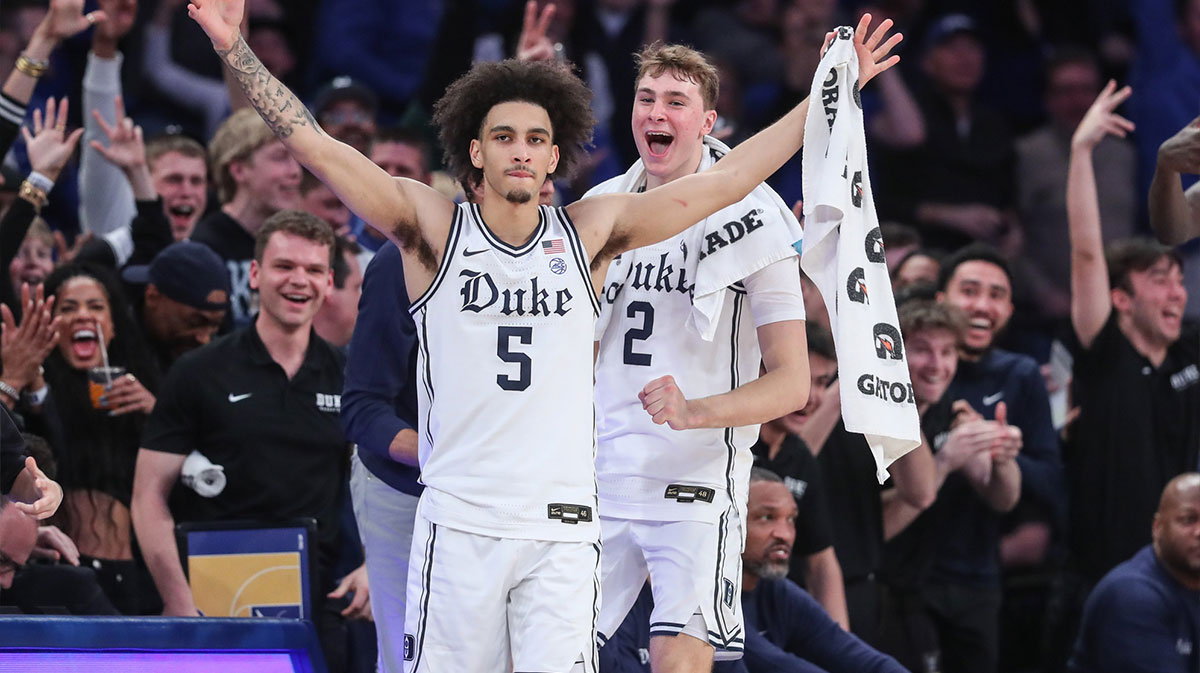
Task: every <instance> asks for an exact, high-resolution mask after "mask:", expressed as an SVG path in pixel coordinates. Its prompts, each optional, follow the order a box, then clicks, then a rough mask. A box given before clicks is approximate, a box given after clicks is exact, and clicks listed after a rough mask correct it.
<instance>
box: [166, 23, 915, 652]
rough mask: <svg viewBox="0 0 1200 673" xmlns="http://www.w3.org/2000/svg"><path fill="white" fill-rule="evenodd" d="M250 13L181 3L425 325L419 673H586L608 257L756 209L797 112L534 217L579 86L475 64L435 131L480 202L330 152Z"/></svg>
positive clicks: (796, 143) (873, 70)
mask: <svg viewBox="0 0 1200 673" xmlns="http://www.w3.org/2000/svg"><path fill="white" fill-rule="evenodd" d="M244 2H245V0H193V2H192V3H191V4H190V5H189V6H188V12H189V14H190V15H191V16H192V18H193V19H195V20H196V21H197V22H198V23H199V24H200V25H201V26H202V27H203V29H204V30H205V32H206V33H207V34H208V36H209V38H210V39H211V40H212V42H213V46H214V48H215V49H216V50H217V53H218V54H219V55H220V56H221V58H222V59H223V60H224V61H225V63H226V65H227V66H228V67H229V68H230V70H231V72H232V74H233V76H234V77H235V79H236V80H237V81H238V82H239V83H240V84H241V86H242V88H243V90H244V92H245V93H246V97H247V99H248V100H249V101H250V103H251V104H252V105H253V106H254V108H255V109H256V110H258V112H259V114H261V115H262V117H263V118H264V119H265V120H266V121H267V123H268V124H269V125H270V126H271V128H272V129H273V130H274V131H275V134H276V135H277V136H278V137H279V138H280V139H281V140H283V142H284V143H285V144H286V145H287V147H288V148H289V150H291V152H292V153H293V154H294V155H295V156H296V158H297V159H298V160H299V161H300V163H301V164H303V165H304V166H305V167H306V168H308V169H309V170H310V171H311V172H312V173H313V174H315V175H316V176H318V177H319V178H321V180H322V181H323V182H325V183H326V184H327V185H329V187H330V188H331V189H333V191H334V192H335V193H336V194H337V195H338V197H339V198H340V199H341V200H342V201H343V202H344V203H345V204H346V205H347V206H349V207H350V209H351V210H353V211H354V212H356V213H358V214H359V215H360V216H361V217H362V218H363V220H364V221H366V222H367V223H368V224H370V225H371V226H372V227H374V228H375V229H377V230H378V231H380V232H381V233H384V234H386V235H387V236H388V237H389V238H391V239H392V240H393V241H395V243H396V244H397V245H398V246H399V247H400V250H401V254H402V255H403V261H404V267H405V284H406V285H407V289H408V292H409V296H410V297H412V298H413V302H412V308H411V311H412V312H413V316H414V319H415V321H416V325H417V331H418V337H419V340H420V343H419V346H418V351H419V352H418V363H417V365H418V376H419V378H420V383H419V384H418V385H419V389H420V390H421V392H420V399H419V419H420V426H421V427H420V429H419V434H420V439H419V450H418V454H419V460H420V464H421V474H422V481H424V483H425V485H426V488H425V491H424V493H423V495H422V496H421V500H420V502H419V504H418V511H417V521H416V525H415V529H414V535H413V548H412V555H411V557H410V561H409V563H410V573H409V600H408V606H409V607H408V610H407V614H406V624H407V626H406V629H405V630H406V632H407V633H406V634H405V645H406V648H405V650H406V652H405V656H406V659H407V660H408V662H407V669H408V670H409V671H414V672H415V671H469V672H470V671H494V670H497V669H498V668H500V669H503V668H506V667H507V665H508V664H509V663H511V665H512V670H514V671H555V672H564V671H568V670H580V671H591V670H594V667H595V660H596V654H595V639H594V633H595V620H596V613H597V610H598V607H599V605H598V602H599V577H598V569H599V552H600V548H599V544H598V541H599V524H598V521H597V520H596V519H597V517H596V514H595V502H596V490H595V468H594V465H593V458H594V446H595V444H594V437H595V429H594V421H593V412H592V394H591V385H592V348H591V341H592V335H593V329H594V324H595V314H596V313H597V312H598V310H599V303H598V301H597V295H596V288H597V286H598V284H599V282H600V281H601V280H602V279H603V277H604V273H605V271H606V268H607V265H608V262H609V260H611V259H612V257H613V256H615V255H617V254H619V253H621V252H623V251H625V250H629V249H633V248H636V247H640V246H643V245H647V244H650V243H653V242H656V241H660V240H663V239H666V238H669V237H670V236H672V235H674V234H676V233H678V232H680V231H682V230H683V229H685V228H686V227H687V226H688V225H689V224H691V223H693V222H695V221H697V220H699V219H700V218H702V217H704V216H705V215H707V214H708V213H711V212H714V211H716V210H717V209H719V208H722V207H724V206H726V205H729V204H731V203H733V202H735V201H737V200H739V199H740V198H742V197H743V196H745V194H747V193H748V192H749V191H750V190H751V189H753V188H754V187H755V186H756V185H757V184H758V183H759V182H761V181H762V180H763V179H764V178H765V177H766V176H767V175H769V174H770V173H771V172H772V171H774V170H776V169H777V168H778V167H779V166H780V165H782V164H783V162H784V161H785V160H787V158H788V157H790V156H791V155H792V154H793V153H794V152H796V150H797V149H799V147H800V144H801V143H802V141H803V131H804V118H805V114H806V112H807V107H808V106H807V103H803V104H801V105H800V106H798V107H797V108H796V110H794V111H793V112H791V113H789V115H788V116H787V117H785V118H784V119H783V120H782V121H781V122H779V123H777V124H776V125H774V126H773V127H772V128H771V129H769V130H768V131H766V132H764V133H762V134H760V135H759V136H757V137H755V138H751V139H750V140H748V141H746V142H745V143H744V144H743V146H742V147H740V148H739V149H738V150H736V151H734V152H731V153H730V154H729V155H728V156H726V157H725V159H723V160H722V162H721V165H720V166H719V167H717V168H716V169H714V170H711V171H706V172H705V173H701V174H698V175H696V176H692V177H688V178H686V179H681V180H678V181H676V182H674V183H672V184H671V185H669V186H666V187H664V188H660V189H655V190H652V191H649V192H646V193H644V194H613V195H606V196H604V197H597V198H593V199H587V200H584V201H579V202H577V203H574V204H572V205H570V206H568V207H566V208H550V207H541V206H539V205H538V203H537V200H536V198H535V197H536V194H537V191H538V188H539V187H540V186H541V184H542V182H543V180H544V179H545V177H546V176H547V175H548V174H550V173H565V174H569V173H570V171H571V170H572V169H573V168H575V167H576V165H577V164H578V163H579V162H580V161H581V160H582V159H583V158H584V148H583V146H584V143H586V142H587V141H588V139H589V137H590V135H591V129H592V125H593V119H592V116H591V112H590V109H589V107H588V99H589V93H588V91H587V88H586V87H585V86H584V84H583V83H582V82H580V81H579V80H578V78H576V77H574V76H573V75H571V74H570V73H569V72H567V71H565V70H562V69H559V68H556V67H554V66H549V65H541V64H520V63H517V62H513V61H506V62H501V63H490V64H476V65H475V66H474V67H473V68H472V69H471V71H470V72H468V73H467V74H465V75H464V76H462V77H461V78H460V79H459V80H458V81H456V82H455V83H454V84H452V85H451V86H450V87H449V89H447V91H446V94H445V95H444V96H443V98H442V99H441V100H440V101H439V102H438V104H437V106H436V107H435V114H434V121H435V123H436V124H437V125H438V127H439V132H440V136H441V141H442V145H443V147H444V148H445V149H446V158H447V163H448V165H449V168H450V170H451V172H452V173H453V174H454V176H455V177H456V178H458V179H460V180H461V179H469V178H470V177H471V176H482V179H483V182H484V199H483V203H482V204H480V205H474V204H462V205H455V204H454V203H452V202H451V201H450V200H449V199H446V198H445V197H444V196H442V195H441V194H439V193H438V192H436V191H435V190H433V189H432V188H430V187H428V186H426V185H423V184H421V183H417V182H415V181H412V180H407V179H403V178H392V177H391V176H389V175H387V174H386V173H385V172H384V171H383V170H382V169H380V168H378V167H377V166H375V165H374V164H373V163H371V162H370V161H369V160H368V159H367V158H366V157H364V156H362V155H361V154H359V153H358V152H357V151H355V150H354V149H352V148H350V147H349V146H347V145H345V144H343V143H341V142H338V141H337V140H335V139H333V138H331V137H329V136H328V135H326V134H325V133H324V132H323V131H322V130H321V129H320V127H318V126H317V125H316V123H315V122H314V120H313V118H312V115H311V114H310V113H309V112H308V110H306V109H305V108H304V106H303V105H302V104H301V103H300V101H299V100H298V99H297V98H296V97H295V95H294V94H292V93H291V92H290V91H288V90H287V88H285V87H284V86H283V85H282V84H281V83H280V82H279V81H278V80H277V79H275V78H274V77H273V76H271V75H270V73H269V72H267V70H266V69H265V67H264V66H263V65H262V62H261V61H259V60H258V58H257V57H256V56H255V55H254V53H253V52H252V51H251V50H250V49H249V47H248V46H247V45H246V42H245V40H244V39H243V38H242V36H241V35H240V34H239V32H238V26H239V24H240V21H241V18H242V14H243V12H244ZM867 25H868V24H866V23H860V25H859V30H858V31H857V32H856V34H855V36H854V40H855V45H856V47H857V49H858V50H859V53H860V58H861V59H862V61H863V63H864V64H865V65H864V67H863V69H862V71H863V73H864V74H863V76H862V79H863V80H864V81H865V80H867V79H870V78H871V77H872V76H874V75H875V74H877V73H879V72H881V71H883V70H886V69H887V68H890V67H891V66H892V65H894V64H895V63H896V62H897V61H898V60H899V59H898V57H896V56H890V57H889V56H888V54H889V52H890V51H891V49H892V48H893V47H894V46H895V45H896V44H898V43H899V41H900V36H899V35H893V36H891V37H890V38H888V39H887V40H886V41H885V40H884V39H883V38H884V36H885V35H886V33H887V29H888V27H890V22H884V25H883V27H882V28H880V29H879V30H876V31H875V32H874V33H873V34H871V35H870V37H868V36H867V34H866V33H867Z"/></svg>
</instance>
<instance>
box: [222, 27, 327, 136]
mask: <svg viewBox="0 0 1200 673" xmlns="http://www.w3.org/2000/svg"><path fill="white" fill-rule="evenodd" d="M217 55H219V56H220V57H221V60H223V61H224V62H225V65H226V66H228V67H229V69H230V71H232V72H233V76H234V79H236V80H237V81H238V84H240V85H241V86H242V91H244V92H245V93H246V99H247V100H249V101H250V104H251V105H253V106H254V109H255V110H258V114H259V115H261V116H262V118H263V120H264V121H266V122H267V126H269V127H270V128H271V131H272V132H273V133H274V134H275V135H276V136H278V137H279V138H287V137H288V136H290V135H292V132H293V131H294V130H295V128H296V127H297V126H311V127H312V128H313V130H315V131H316V132H317V133H322V134H323V133H324V131H322V130H321V127H320V126H318V125H317V120H315V119H313V116H312V113H311V112H309V111H308V108H306V107H304V104H303V103H301V102H300V100H299V99H298V98H296V94H294V93H292V92H291V91H289V90H288V88H287V87H286V86H284V85H283V83H281V82H280V81H279V80H278V79H275V77H274V76H273V75H272V74H271V73H270V72H268V71H267V67H266V66H264V65H263V63H262V61H260V60H258V57H257V56H255V55H254V52H253V51H251V50H250V45H248V44H246V39H245V38H243V37H241V36H238V40H237V42H235V43H234V44H233V47H231V48H229V49H227V50H225V49H219V50H217Z"/></svg>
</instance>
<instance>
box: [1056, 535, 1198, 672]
mask: <svg viewBox="0 0 1200 673" xmlns="http://www.w3.org/2000/svg"><path fill="white" fill-rule="evenodd" d="M1198 648H1200V591H1191V590H1189V589H1186V588H1184V586H1183V585H1182V584H1180V583H1179V582H1177V581H1175V578H1173V577H1171V576H1170V575H1169V574H1167V571H1166V570H1165V569H1163V567H1162V565H1160V564H1159V562H1158V559H1157V558H1156V557H1155V556H1154V549H1153V547H1152V546H1151V545H1146V546H1145V547H1142V549H1141V551H1139V552H1138V553H1137V554H1135V555H1134V557H1133V558H1131V559H1129V560H1128V561H1126V562H1124V563H1122V564H1121V565H1119V566H1117V567H1116V568H1113V569H1112V571H1111V572H1109V573H1108V574H1107V575H1105V576H1104V579H1102V580H1100V583H1099V584H1097V585H1096V588H1095V589H1094V590H1092V594H1091V595H1090V596H1088V599H1087V603H1086V604H1085V605H1084V608H1083V624H1082V625H1081V626H1080V629H1079V639H1078V640H1076V642H1075V654H1074V656H1072V657H1071V663H1070V664H1069V666H1068V668H1069V669H1070V671H1071V673H1109V672H1111V673H1117V672H1118V671H1119V672H1120V673H1151V672H1153V673H1175V672H1178V673H1184V672H1185V671H1186V672H1187V673H1195V672H1196V671H1200V649H1198Z"/></svg>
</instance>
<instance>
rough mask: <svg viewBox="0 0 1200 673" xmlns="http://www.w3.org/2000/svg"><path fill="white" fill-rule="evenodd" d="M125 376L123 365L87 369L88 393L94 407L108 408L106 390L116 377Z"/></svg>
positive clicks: (109, 406) (110, 387)
mask: <svg viewBox="0 0 1200 673" xmlns="http://www.w3.org/2000/svg"><path fill="white" fill-rule="evenodd" d="M122 376H125V368H124V367H92V368H91V369H89V370H88V394H89V395H90V396H91V398H92V406H93V407H95V408H96V409H110V408H111V405H109V403H108V391H110V390H112V384H113V383H115V382H116V381H117V379H119V378H121V377H122Z"/></svg>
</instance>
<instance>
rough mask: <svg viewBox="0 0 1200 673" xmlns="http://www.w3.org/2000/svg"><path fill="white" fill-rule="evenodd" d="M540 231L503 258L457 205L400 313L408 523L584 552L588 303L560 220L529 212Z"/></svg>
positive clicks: (590, 443) (591, 439) (591, 311)
mask: <svg viewBox="0 0 1200 673" xmlns="http://www.w3.org/2000/svg"><path fill="white" fill-rule="evenodd" d="M539 220H540V222H539V224H538V227H537V229H536V230H535V231H534V232H533V235H532V236H531V237H530V239H529V241H528V242H526V243H525V244H524V245H521V246H519V247H513V246H510V245H508V244H506V243H504V242H503V241H501V240H500V239H499V238H498V237H497V236H496V235H495V234H493V233H492V232H491V231H489V230H488V228H487V225H486V224H485V223H484V221H483V217H482V215H481V214H480V210H479V208H478V207H477V206H474V205H472V204H462V205H460V206H459V207H458V210H457V211H456V213H455V216H454V222H453V223H452V225H451V228H450V236H449V238H448V240H447V244H446V251H445V254H444V257H443V260H442V264H441V267H440V268H439V270H438V273H437V276H436V277H435V278H434V280H433V283H432V284H431V286H430V287H429V290H427V291H426V292H425V294H424V295H423V296H422V297H421V298H420V299H418V300H417V301H415V302H413V304H412V308H411V311H412V314H413V318H414V320H415V321H416V325H417V334H418V337H419V341H420V344H419V346H420V347H419V352H418V358H417V366H418V370H417V390H418V403H419V411H420V430H419V434H420V442H419V457H420V462H421V481H422V482H424V484H425V486H426V487H427V488H426V490H425V493H424V495H423V496H422V500H421V514H422V516H424V517H425V518H427V519H429V520H430V521H432V522H434V523H436V524H439V525H444V526H447V527H450V528H455V529H459V530H464V531H467V532H472V533H477V534H481V535H490V536H494V537H508V538H524V539H538V540H558V541H594V540H596V539H598V536H599V525H598V521H597V519H596V482H595V463H594V460H595V415H594V411H593V406H592V337H593V331H594V328H595V320H596V315H597V313H598V310H599V304H598V302H597V299H596V294H595V291H594V290H593V287H592V283H591V278H590V275H589V271H588V260H587V256H586V254H585V252H584V248H583V245H582V244H581V243H580V241H579V236H578V234H577V233H576V231H575V227H574V225H573V224H572V223H571V221H570V219H569V218H568V217H567V214H566V212H565V211H563V210H562V209H561V208H550V207H547V206H542V207H541V208H540V209H539Z"/></svg>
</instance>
